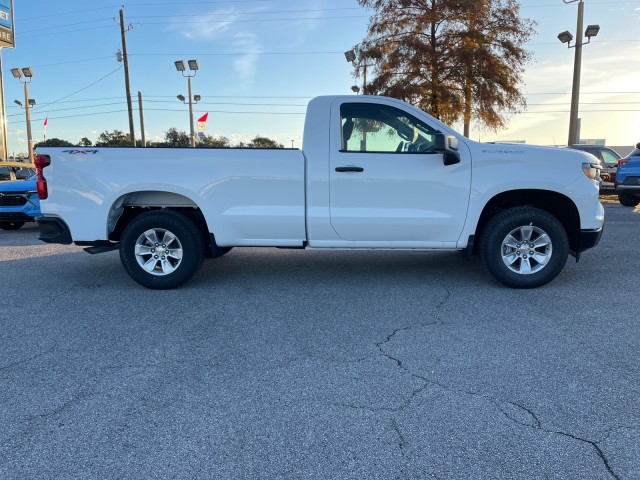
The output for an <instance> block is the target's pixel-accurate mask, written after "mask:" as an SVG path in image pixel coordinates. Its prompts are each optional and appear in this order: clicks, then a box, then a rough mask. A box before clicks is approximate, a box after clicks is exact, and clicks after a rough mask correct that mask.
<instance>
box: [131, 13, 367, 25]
mask: <svg viewBox="0 0 640 480" xmlns="http://www.w3.org/2000/svg"><path fill="white" fill-rule="evenodd" d="M369 16H370V15H342V16H340V17H319V18H318V17H299V18H253V19H246V20H204V21H193V22H171V25H181V24H190V25H194V24H196V25H197V24H200V25H210V24H212V23H225V24H229V23H250V22H291V21H300V20H336V19H338V20H342V19H347V18H369ZM136 25H167V22H136Z"/></svg>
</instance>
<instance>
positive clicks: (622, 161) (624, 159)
mask: <svg viewBox="0 0 640 480" xmlns="http://www.w3.org/2000/svg"><path fill="white" fill-rule="evenodd" d="M628 161H629V159H628V158H621V159H620V160H618V166H621V165H624V164H625V163H627V162H628Z"/></svg>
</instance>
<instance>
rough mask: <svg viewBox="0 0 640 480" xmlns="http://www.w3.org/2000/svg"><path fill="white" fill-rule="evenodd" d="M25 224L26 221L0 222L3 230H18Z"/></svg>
mask: <svg viewBox="0 0 640 480" xmlns="http://www.w3.org/2000/svg"><path fill="white" fill-rule="evenodd" d="M23 225H24V222H0V228H1V229H2V230H18V229H19V228H21V227H22V226H23Z"/></svg>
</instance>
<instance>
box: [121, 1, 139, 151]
mask: <svg viewBox="0 0 640 480" xmlns="http://www.w3.org/2000/svg"><path fill="white" fill-rule="evenodd" d="M128 30H131V25H129V26H128V27H127V28H126V29H125V27H124V7H122V8H121V9H120V35H121V36H122V60H123V61H124V84H125V88H126V90H127V108H128V110H129V135H130V136H131V145H132V146H134V147H135V146H136V132H135V129H134V127H133V104H132V102H131V86H130V85H129V57H128V55H127V36H126V35H125V33H126V32H127V31H128Z"/></svg>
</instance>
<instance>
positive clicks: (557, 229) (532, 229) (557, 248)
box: [480, 207, 569, 288]
mask: <svg viewBox="0 0 640 480" xmlns="http://www.w3.org/2000/svg"><path fill="white" fill-rule="evenodd" d="M527 237H528V238H527ZM525 240H528V241H527V243H525ZM522 247H525V248H522ZM480 254H481V256H482V262H483V263H484V266H485V268H486V269H487V271H488V272H489V273H490V274H491V275H492V276H493V278H495V279H496V280H497V281H498V282H500V283H502V284H503V285H506V286H507V287H512V288H536V287H539V286H541V285H545V284H546V283H549V282H550V281H551V280H553V279H554V278H556V277H557V276H558V274H559V273H560V272H561V271H562V269H563V268H564V265H565V263H566V262H567V257H568V255H569V238H568V237H567V232H566V231H565V229H564V227H563V226H562V224H561V223H560V221H559V220H558V219H557V218H556V217H554V216H553V215H551V214H550V213H548V212H546V211H544V210H540V209H537V208H533V207H516V208H510V209H508V210H505V211H503V212H500V213H499V214H497V215H496V216H495V217H493V218H492V219H491V220H489V222H488V223H487V225H486V226H485V228H484V231H483V233H482V236H481V240H480ZM508 263H509V265H508Z"/></svg>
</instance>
